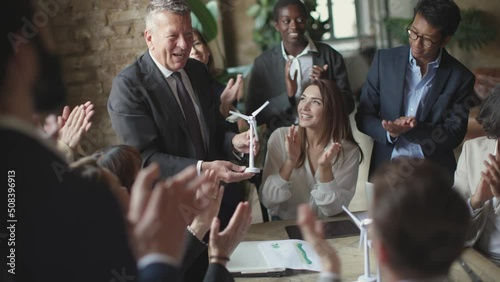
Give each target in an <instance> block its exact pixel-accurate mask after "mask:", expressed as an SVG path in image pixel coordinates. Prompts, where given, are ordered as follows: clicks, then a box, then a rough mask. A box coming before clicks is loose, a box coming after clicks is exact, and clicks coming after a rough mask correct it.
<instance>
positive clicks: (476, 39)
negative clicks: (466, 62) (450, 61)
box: [384, 8, 496, 51]
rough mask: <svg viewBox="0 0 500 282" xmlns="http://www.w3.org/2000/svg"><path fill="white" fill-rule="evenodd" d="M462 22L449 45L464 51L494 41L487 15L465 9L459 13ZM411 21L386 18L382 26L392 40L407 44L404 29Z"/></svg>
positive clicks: (492, 29)
mask: <svg viewBox="0 0 500 282" xmlns="http://www.w3.org/2000/svg"><path fill="white" fill-rule="evenodd" d="M461 14H462V21H461V22H460V26H459V27H458V30H457V32H456V33H455V35H454V36H453V37H452V39H451V41H450V44H452V45H453V44H458V47H460V48H461V49H463V50H465V51H471V50H476V49H480V48H482V47H483V46H484V45H486V44H488V43H491V42H493V41H494V40H495V39H496V28H495V26H494V25H492V24H490V23H489V22H488V21H487V15H488V14H487V13H486V12H484V11H481V10H478V9H473V8H471V9H465V10H462V11H461ZM411 20H412V19H408V18H386V19H385V20H384V24H385V26H386V28H387V31H388V32H389V34H390V35H391V36H392V38H393V39H394V40H396V41H397V42H400V43H408V35H407V34H406V27H407V26H408V25H409V24H410V23H411Z"/></svg>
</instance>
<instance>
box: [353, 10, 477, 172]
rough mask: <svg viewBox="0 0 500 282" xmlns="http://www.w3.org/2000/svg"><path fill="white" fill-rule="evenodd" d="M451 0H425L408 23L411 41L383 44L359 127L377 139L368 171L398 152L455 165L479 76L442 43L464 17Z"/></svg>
mask: <svg viewBox="0 0 500 282" xmlns="http://www.w3.org/2000/svg"><path fill="white" fill-rule="evenodd" d="M460 20H461V17H460V9H459V8H458V6H457V5H456V4H455V3H454V2H453V1H451V0H421V1H419V2H418V3H417V5H416V6H415V8H414V16H413V21H412V22H411V23H410V25H409V26H408V27H407V29H406V30H407V34H408V40H409V46H408V45H405V46H401V47H396V48H392V49H386V50H379V51H378V52H377V54H376V55H375V57H374V60H373V63H372V66H371V68H370V70H369V72H368V77H367V80H366V83H365V85H364V86H363V89H362V92H361V98H360V103H359V105H358V111H357V114H356V122H357V126H358V128H359V130H360V131H361V132H363V133H365V134H367V135H369V136H371V137H372V138H373V139H374V141H375V142H374V146H373V151H372V158H371V164H370V174H371V173H372V172H373V170H374V169H375V168H376V167H378V166H379V165H380V164H381V163H383V162H386V161H389V160H392V159H395V158H397V157H400V156H408V157H413V158H420V159H423V158H426V159H430V160H432V161H435V162H437V163H438V164H440V165H441V166H443V167H444V168H446V169H447V171H448V172H449V173H450V176H452V175H453V173H454V171H455V168H456V160H455V157H454V154H453V149H454V148H456V147H457V146H458V145H459V144H460V143H461V142H462V140H463V138H464V136H465V133H466V131H467V122H468V116H469V109H470V108H471V107H472V106H474V105H475V104H476V101H477V99H475V97H473V96H472V93H473V86H474V81H475V77H474V75H473V74H472V73H471V72H470V71H469V70H468V69H467V68H466V67H465V66H464V65H462V64H461V63H460V62H459V61H458V60H456V59H455V58H454V57H452V56H451V55H450V54H449V53H448V52H447V51H446V49H445V48H444V47H445V46H446V44H447V43H448V42H449V41H450V39H451V36H452V35H453V34H454V33H455V31H456V30H457V28H458V25H459V23H460Z"/></svg>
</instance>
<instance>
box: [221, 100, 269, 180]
mask: <svg viewBox="0 0 500 282" xmlns="http://www.w3.org/2000/svg"><path fill="white" fill-rule="evenodd" d="M268 104H269V101H266V102H265V103H264V104H263V105H262V106H260V108H258V109H257V110H255V111H254V112H253V113H252V115H250V116H247V115H244V114H241V113H237V112H234V111H229V112H230V113H231V116H230V117H228V118H227V119H228V120H231V119H232V120H235V117H239V118H242V119H244V120H246V121H247V122H248V125H249V126H250V146H249V148H250V149H249V152H248V155H249V158H248V167H247V169H245V172H252V173H259V172H260V168H258V167H255V166H254V151H253V148H254V144H255V142H258V141H259V135H258V134H257V121H256V120H255V116H257V115H258V114H259V113H260V111H262V110H263V109H264V108H265V107H266V106H267V105H268Z"/></svg>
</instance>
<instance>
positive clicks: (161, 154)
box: [108, 52, 235, 177]
mask: <svg viewBox="0 0 500 282" xmlns="http://www.w3.org/2000/svg"><path fill="white" fill-rule="evenodd" d="M184 70H185V71H186V73H187V75H188V77H189V79H190V81H191V85H192V87H193V90H194V94H195V96H196V98H197V99H198V104H199V106H200V110H201V113H202V119H203V120H204V125H205V126H202V127H201V128H202V130H204V131H205V136H206V140H205V148H206V149H207V150H206V151H207V154H208V156H207V158H206V159H205V161H211V160H216V159H227V158H230V157H231V156H232V154H231V150H232V144H231V140H232V137H233V136H234V135H235V133H233V132H229V131H228V130H226V128H225V127H224V125H223V120H222V118H221V115H220V113H219V108H218V107H217V106H216V105H217V103H216V102H215V101H216V100H215V99H216V98H215V95H214V93H213V91H212V90H211V89H212V87H213V83H214V80H213V78H212V76H211V75H210V74H209V73H208V71H207V68H206V67H205V66H204V65H203V64H202V63H200V62H198V61H197V60H193V59H189V60H188V62H187V64H186V66H185V67H184ZM108 112H109V115H110V117H111V123H112V125H113V128H114V130H115V131H116V133H117V135H118V136H119V137H120V138H121V139H122V140H123V142H124V143H125V144H127V145H130V146H133V147H136V148H137V149H139V151H140V152H141V154H142V158H143V162H144V165H147V164H149V163H151V162H157V163H159V164H160V167H161V171H162V176H163V177H167V176H171V175H174V174H176V173H177V172H179V171H181V170H182V169H184V168H185V167H187V166H189V165H194V164H196V163H197V161H198V160H197V159H196V158H195V155H196V154H195V147H194V145H193V142H192V141H191V139H190V135H189V133H188V129H187V125H186V121H185V120H184V116H183V114H182V111H181V108H180V107H179V105H178V103H177V100H176V99H175V96H174V94H173V92H172V91H171V89H170V87H169V86H168V84H167V82H166V80H165V78H164V77H163V74H162V73H161V72H160V70H159V69H158V67H157V66H156V65H155V64H154V62H153V60H152V58H151V56H150V55H149V52H146V53H144V54H143V55H142V56H140V57H139V58H138V59H137V60H136V61H135V62H134V63H133V64H132V65H130V66H128V67H127V68H125V69H124V70H123V71H121V72H120V73H119V74H118V76H116V78H115V79H114V80H113V86H112V88H111V94H110V95H109V100H108Z"/></svg>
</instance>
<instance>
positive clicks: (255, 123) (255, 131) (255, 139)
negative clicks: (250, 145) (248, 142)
mask: <svg viewBox="0 0 500 282" xmlns="http://www.w3.org/2000/svg"><path fill="white" fill-rule="evenodd" d="M252 127H253V133H254V139H253V140H254V142H259V134H258V133H257V122H256V121H255V119H253V120H252Z"/></svg>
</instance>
